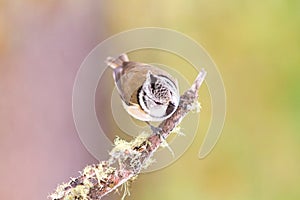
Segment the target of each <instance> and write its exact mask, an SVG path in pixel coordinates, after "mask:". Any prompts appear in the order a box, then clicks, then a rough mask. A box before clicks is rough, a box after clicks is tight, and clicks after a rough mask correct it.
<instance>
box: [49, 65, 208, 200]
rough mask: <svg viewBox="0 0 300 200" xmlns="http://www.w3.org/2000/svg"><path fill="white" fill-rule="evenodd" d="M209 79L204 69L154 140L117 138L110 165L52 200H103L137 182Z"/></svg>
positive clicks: (93, 168) (88, 171)
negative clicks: (130, 183) (130, 181)
mask: <svg viewBox="0 0 300 200" xmlns="http://www.w3.org/2000/svg"><path fill="white" fill-rule="evenodd" d="M205 76H206V71H205V70H204V69H202V71H201V72H200V73H199V75H198V76H197V78H196V80H195V81H194V83H193V85H192V87H191V88H190V89H189V90H187V91H186V92H185V93H184V94H183V95H182V96H181V97H180V103H179V106H178V108H177V110H176V111H175V112H174V114H173V115H172V116H171V117H170V118H168V119H166V120H164V121H163V122H162V123H161V124H160V125H159V128H158V129H157V131H156V132H152V134H151V135H150V136H145V135H143V134H141V135H140V136H138V137H137V138H135V139H134V140H132V141H131V142H126V141H123V140H121V139H119V138H117V139H116V140H115V147H114V148H113V149H112V151H111V152H110V153H109V154H110V158H109V160H108V161H101V162H100V163H99V164H95V165H90V166H87V167H85V168H84V169H83V171H82V172H81V173H80V176H79V177H77V178H73V179H71V181H69V182H68V183H64V184H62V185H59V186H58V187H57V189H56V191H55V192H54V193H53V194H51V195H50V196H49V197H50V198H51V199H52V200H67V199H68V200H72V199H78V200H99V199H101V198H102V197H103V196H105V195H107V194H108V193H110V192H112V191H114V190H116V189H117V188H118V187H119V186H121V185H122V184H123V183H126V182H127V181H129V180H132V179H133V178H135V177H136V176H137V175H138V174H139V173H140V171H141V170H142V169H145V168H147V166H149V164H151V161H152V156H153V154H154V153H155V151H156V150H157V149H158V148H159V147H160V145H161V144H162V143H163V142H165V139H166V138H167V137H168V136H169V135H170V133H171V131H172V130H173V129H174V128H175V127H176V126H177V125H178V124H180V122H181V121H182V119H183V118H184V117H185V116H186V114H187V113H188V112H189V111H191V110H193V109H194V107H195V106H194V105H195V103H197V102H198V101H197V99H198V89H199V88H200V86H201V84H202V83H203V81H204V78H205Z"/></svg>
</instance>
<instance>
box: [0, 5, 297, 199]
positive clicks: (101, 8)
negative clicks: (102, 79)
mask: <svg viewBox="0 0 300 200" xmlns="http://www.w3.org/2000/svg"><path fill="white" fill-rule="evenodd" d="M299 10H300V1H297V0H276V1H274V0H272V1H263V2H261V1H258V0H255V1H250V0H248V1H238V0H229V1H217V0H210V1H196V0H190V1H185V2H183V1H179V0H173V1H159V2H154V1H148V0H146V1H137V0H136V1H126V2H124V1H105V2H104V1H70V0H65V1H50V0H46V1H36V0H25V1H16V0H15V1H8V0H0V94H1V95H0V156H1V158H2V160H1V163H0V177H1V183H0V195H1V199H11V200H16V199H31V200H35V199H36V200H38V199H46V197H47V195H48V194H50V193H51V192H53V191H54V189H55V187H56V186H57V184H59V183H61V182H63V181H67V180H68V179H69V177H75V176H78V171H79V170H81V169H82V168H83V167H85V166H86V165H87V164H92V163H96V162H97V160H96V159H94V158H93V157H92V156H91V155H90V154H89V152H88V151H87V150H86V149H85V147H84V146H83V145H82V143H81V142H80V139H79V137H78V135H77V133H76V130H75V125H74V122H73V118H72V87H73V83H74V80H75V76H76V72H77V70H78V69H79V66H80V64H81V63H82V61H83V59H84V58H85V57H86V56H87V54H88V53H89V52H90V51H91V50H92V49H93V48H94V47H95V46H96V45H97V44H98V43H100V42H101V41H103V40H104V39H106V38H107V37H109V36H111V35H113V34H116V33H119V32H122V31H125V30H128V29H132V28H137V27H146V26H156V27H165V28H170V29H174V30H176V31H179V32H182V33H184V34H186V35H188V36H190V37H192V38H193V39H195V40H196V41H197V42H198V43H200V44H201V45H202V46H203V47H204V48H205V49H206V50H207V51H208V52H209V54H210V55H211V57H212V58H213V59H214V61H215V62H216V64H217V65H218V68H219V70H220V73H221V74H222V77H223V81H224V84H225V88H226V93H227V116H226V122H225V126H224V129H223V133H222V135H221V138H220V140H219V141H218V143H217V145H216V147H215V148H214V150H213V151H212V152H211V154H210V155H209V156H208V157H206V158H205V159H203V160H199V159H198V157H197V155H198V151H199V147H200V145H201V143H202V141H203V137H204V133H205V132H206V130H207V127H208V125H209V120H210V109H211V106H210V99H209V94H208V93H207V89H206V87H203V88H202V89H201V91H200V95H201V98H200V101H201V102H202V106H203V109H202V112H201V117H200V126H199V129H198V133H197V135H196V137H195V140H194V142H193V144H192V145H191V146H190V148H189V149H188V150H187V151H186V152H185V154H184V155H183V156H182V157H181V158H180V159H179V160H177V161H176V162H175V163H174V164H172V165H171V166H169V167H167V168H164V169H162V170H159V171H156V172H152V173H146V174H143V175H141V176H139V178H138V179H137V180H136V181H134V182H133V183H132V187H131V196H129V197H127V199H144V200H148V199H149V200H150V199H174V200H175V199H183V198H185V199H195V200H196V199H197V200H199V199H205V200H214V199H228V200H229V199H230V200H232V199H239V200H244V199H245V200H246V199H249V200H250V199H274V200H277V199H278V200H279V199H299V198H300V190H299V183H300V159H299V158H300V155H299V152H300V123H299V122H300V84H299V75H300V56H299V52H300V12H299ZM148 53H149V52H148ZM149 54H150V55H151V54H152V53H151V52H150V53H149ZM133 56H134V58H135V59H139V60H143V61H147V58H146V57H147V56H145V54H143V53H142V52H140V53H137V54H135V55H133ZM139 56H140V57H139ZM153 56H155V55H154V53H153ZM165 59H168V58H165ZM99 62H100V61H99ZM166 62H168V63H173V64H172V66H173V65H174V66H175V68H176V66H177V67H178V68H180V66H178V65H179V63H180V61H178V62H177V60H175V58H174V60H172V58H170V59H169V60H167V61H166ZM194 77H195V76H194V72H193V73H192V72H191V74H187V79H188V80H189V81H190V82H192V81H193V79H194ZM109 82H110V84H112V80H111V79H109ZM99 84H101V83H99ZM108 91H109V90H108ZM99 109H100V110H101V105H100V108H99V105H98V106H97V110H99ZM107 128H110V130H114V129H116V128H115V127H114V124H113V123H108V125H107ZM186 134H188V133H186ZM110 138H111V139H113V138H114V135H111V136H110ZM108 150H109V149H108ZM120 198H121V196H119V195H118V194H115V195H110V196H108V197H106V198H105V199H120Z"/></svg>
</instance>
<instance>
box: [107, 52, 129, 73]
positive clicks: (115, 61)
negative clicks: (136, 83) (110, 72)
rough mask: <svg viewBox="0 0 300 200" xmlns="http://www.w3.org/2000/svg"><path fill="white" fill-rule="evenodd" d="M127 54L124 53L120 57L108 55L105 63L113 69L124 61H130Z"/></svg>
mask: <svg viewBox="0 0 300 200" xmlns="http://www.w3.org/2000/svg"><path fill="white" fill-rule="evenodd" d="M128 61H129V59H128V56H127V54H125V53H123V54H121V55H120V56H119V57H118V58H113V57H107V58H106V61H105V63H106V64H107V65H108V66H109V67H110V68H112V69H116V68H118V67H120V66H122V65H123V62H128Z"/></svg>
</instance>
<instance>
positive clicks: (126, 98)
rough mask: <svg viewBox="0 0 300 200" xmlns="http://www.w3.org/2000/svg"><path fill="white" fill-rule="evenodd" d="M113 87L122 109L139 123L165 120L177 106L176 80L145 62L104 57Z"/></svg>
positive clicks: (123, 55)
mask: <svg viewBox="0 0 300 200" xmlns="http://www.w3.org/2000/svg"><path fill="white" fill-rule="evenodd" d="M105 63H106V64H107V65H108V66H109V67H110V68H111V69H112V70H113V78H114V82H115V86H116V88H117V91H118V93H119V96H120V98H121V101H122V104H123V107H124V109H125V110H126V111H127V112H128V113H129V115H130V116H132V117H133V118H135V119H138V120H140V121H145V122H147V123H148V124H149V122H158V121H163V120H165V119H167V118H169V117H170V116H171V115H172V114H173V113H174V112H175V111H176V109H177V107H178V105H179V99H180V96H179V88H178V82H177V80H176V79H175V78H174V77H172V76H171V75H170V74H169V73H168V72H166V71H164V70H162V69H160V68H158V67H155V66H153V65H150V64H146V63H139V62H134V61H130V60H129V58H128V56H127V54H125V53H123V54H121V55H119V56H118V57H117V58H113V57H108V58H107V59H106V61H105Z"/></svg>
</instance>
